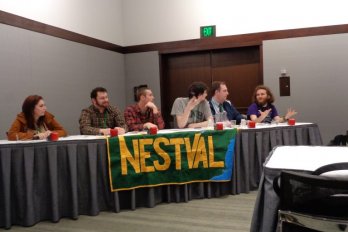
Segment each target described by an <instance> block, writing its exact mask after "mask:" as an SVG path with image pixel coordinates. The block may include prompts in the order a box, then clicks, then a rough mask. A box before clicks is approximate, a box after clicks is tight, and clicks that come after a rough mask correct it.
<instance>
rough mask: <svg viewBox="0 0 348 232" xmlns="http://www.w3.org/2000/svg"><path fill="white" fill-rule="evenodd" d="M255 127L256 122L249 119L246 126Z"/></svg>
mask: <svg viewBox="0 0 348 232" xmlns="http://www.w3.org/2000/svg"><path fill="white" fill-rule="evenodd" d="M255 127H256V122H254V121H252V120H249V121H248V128H255Z"/></svg>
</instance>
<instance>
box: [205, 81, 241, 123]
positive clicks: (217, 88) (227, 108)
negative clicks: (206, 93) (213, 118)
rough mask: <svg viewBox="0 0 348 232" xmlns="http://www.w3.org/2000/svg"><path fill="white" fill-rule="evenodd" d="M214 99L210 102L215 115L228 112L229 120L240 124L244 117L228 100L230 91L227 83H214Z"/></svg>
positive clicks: (212, 91)
mask: <svg viewBox="0 0 348 232" xmlns="http://www.w3.org/2000/svg"><path fill="white" fill-rule="evenodd" d="M211 94H212V98H211V99H210V101H209V105H210V110H211V113H212V114H213V115H216V114H217V113H223V112H226V115H227V118H228V120H236V122H237V124H240V121H241V120H242V118H243V117H242V115H241V114H240V113H239V112H238V111H237V109H236V108H235V107H234V106H233V105H232V104H231V102H230V101H229V100H227V96H228V89H227V86H226V83H225V82H222V81H214V82H213V83H212V86H211Z"/></svg>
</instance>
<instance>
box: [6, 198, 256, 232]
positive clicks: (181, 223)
mask: <svg viewBox="0 0 348 232" xmlns="http://www.w3.org/2000/svg"><path fill="white" fill-rule="evenodd" d="M256 195H257V192H251V193H250V194H240V195H235V196H232V195H229V196H225V197H222V198H212V199H201V200H192V201H190V202H188V203H171V204H166V203H162V204H159V205H157V206H156V207H155V208H138V209H136V210H135V211H125V210H123V211H121V213H113V212H101V213H100V214H99V215H98V216H80V217H79V219H78V220H72V219H66V218H64V219H61V220H60V221H59V222H58V223H52V222H40V223H38V224H37V225H35V226H32V227H19V226H13V227H12V228H11V230H10V232H17V231H28V232H29V231H30V232H34V231H35V232H50V231H52V232H53V231H54V232H60V231H62V232H63V231H64V232H92V231H98V232H107V231H121V232H127V231H132V232H133V231H135V232H137V231H139V232H150V231H151V232H162V231H165V232H169V231H170V232H172V231H173V232H175V231H180V232H183V231H192V232H193V231H194V232H197V231H199V232H215V231H216V232H223V231H230V232H246V231H249V230H250V229H249V228H250V222H251V217H252V212H253V208H254V203H255V199H256Z"/></svg>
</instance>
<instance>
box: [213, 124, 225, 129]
mask: <svg viewBox="0 0 348 232" xmlns="http://www.w3.org/2000/svg"><path fill="white" fill-rule="evenodd" d="M223 129H224V123H223V122H217V123H216V125H215V130H223Z"/></svg>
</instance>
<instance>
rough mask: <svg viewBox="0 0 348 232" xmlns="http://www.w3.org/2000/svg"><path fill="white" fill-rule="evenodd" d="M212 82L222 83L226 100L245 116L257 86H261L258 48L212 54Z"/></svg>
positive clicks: (236, 49)
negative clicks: (226, 96) (225, 88)
mask: <svg viewBox="0 0 348 232" xmlns="http://www.w3.org/2000/svg"><path fill="white" fill-rule="evenodd" d="M211 59H212V62H211V63H212V80H213V81H224V82H225V83H226V85H227V88H228V92H229V96H228V99H229V100H230V101H231V102H232V104H233V105H234V106H235V107H236V108H237V110H238V111H239V112H240V113H243V114H245V113H246V111H247V109H248V106H249V105H250V104H251V97H252V94H253V91H254V89H255V87H256V86H257V85H260V84H262V76H261V75H260V72H261V69H260V65H261V64H260V52H259V48H258V47H246V48H234V49H224V50H219V51H214V52H212V57H211Z"/></svg>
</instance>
